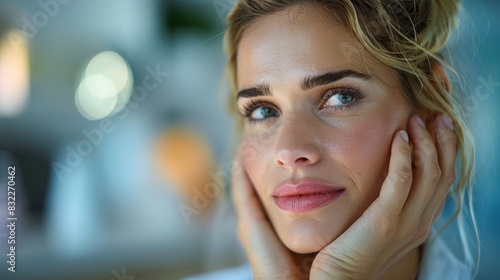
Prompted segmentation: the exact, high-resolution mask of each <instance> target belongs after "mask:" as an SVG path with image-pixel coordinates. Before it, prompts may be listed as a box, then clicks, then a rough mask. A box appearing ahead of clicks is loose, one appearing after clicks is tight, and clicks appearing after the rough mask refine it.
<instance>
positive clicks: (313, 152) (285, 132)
mask: <svg viewBox="0 0 500 280" xmlns="http://www.w3.org/2000/svg"><path fill="white" fill-rule="evenodd" d="M276 133H277V135H276V136H277V137H276V144H275V145H276V146H275V151H274V158H275V163H276V165H277V166H279V167H282V168H286V169H296V168H297V167H306V166H310V165H313V164H315V163H317V162H318V161H319V159H320V152H319V149H318V146H317V144H316V143H315V142H314V140H315V139H316V138H317V137H316V136H317V135H315V133H314V127H312V125H311V124H310V123H309V124H308V123H298V122H296V121H294V122H283V124H282V127H281V128H280V129H278V131H277V132H276ZM316 134H317V131H316Z"/></svg>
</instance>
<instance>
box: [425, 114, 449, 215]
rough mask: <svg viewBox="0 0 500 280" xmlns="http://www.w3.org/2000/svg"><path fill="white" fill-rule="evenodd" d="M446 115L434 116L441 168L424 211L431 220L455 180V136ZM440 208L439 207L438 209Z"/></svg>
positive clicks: (439, 211) (442, 203) (436, 213)
mask: <svg viewBox="0 0 500 280" xmlns="http://www.w3.org/2000/svg"><path fill="white" fill-rule="evenodd" d="M447 118H448V117H447V116H444V115H439V116H437V117H436V121H435V123H436V125H435V126H436V130H435V135H436V142H437V152H438V160H439V166H440V167H441V170H442V175H441V180H440V181H439V183H438V186H437V188H436V190H435V192H434V195H433V197H432V200H431V202H430V203H429V204H430V205H429V207H427V208H428V209H426V212H425V213H424V216H431V217H432V219H433V220H435V219H436V218H437V216H439V213H441V210H442V207H438V209H437V211H436V209H435V208H436V207H437V205H443V206H444V202H445V201H446V197H447V196H448V193H449V190H450V187H451V186H452V184H453V182H454V181H455V167H456V159H457V136H456V134H455V131H454V129H453V124H452V122H451V120H450V119H449V118H448V119H447ZM440 208H441V209H440Z"/></svg>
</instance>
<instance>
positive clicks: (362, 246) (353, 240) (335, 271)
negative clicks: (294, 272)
mask: <svg viewBox="0 0 500 280" xmlns="http://www.w3.org/2000/svg"><path fill="white" fill-rule="evenodd" d="M448 123H451V122H448ZM408 130H409V136H410V141H411V142H412V143H413V145H414V147H413V152H412V150H411V148H410V145H409V144H408V143H407V142H406V141H405V140H403V137H402V136H401V135H400V133H399V132H398V133H396V135H395V136H394V139H393V143H392V149H391V159H390V164H389V173H388V175H387V177H386V179H385V181H384V183H383V185H382V188H381V190H380V195H379V197H378V198H377V199H376V200H375V201H374V202H373V203H372V204H371V205H370V206H369V207H368V209H367V210H366V211H365V212H364V213H363V215H362V216H361V217H360V218H359V219H358V220H357V221H356V222H355V223H354V224H353V225H352V226H351V227H350V228H349V229H348V230H347V231H345V232H344V233H343V234H342V235H341V236H339V237H338V238H337V239H335V240H334V241H333V242H332V243H330V244H329V245H327V246H326V247H325V248H323V249H322V250H321V251H320V252H319V253H318V255H317V256H316V258H315V259H314V262H313V264H312V268H311V273H310V275H311V279H376V278H378V277H379V276H381V275H382V274H383V273H384V272H385V271H386V270H387V269H388V268H389V267H391V266H392V265H394V264H395V263H396V262H397V261H399V260H400V259H401V258H402V257H403V256H405V255H406V254H407V253H408V252H410V251H411V250H413V249H415V248H417V247H418V246H420V245H421V244H422V243H424V242H425V241H426V240H427V238H428V235H429V232H430V228H431V225H432V223H433V222H434V221H435V219H436V218H437V216H438V215H439V213H440V212H441V210H442V209H443V206H444V203H445V200H446V197H447V194H448V191H449V189H450V186H451V185H452V183H453V182H454V180H455V175H454V174H455V160H456V141H457V140H456V139H457V138H456V135H455V133H454V132H453V130H452V129H451V128H450V127H448V126H447V122H446V120H445V119H444V117H443V116H438V117H437V118H436V121H435V139H436V142H437V143H436V144H435V143H434V141H433V138H432V136H431V134H430V133H429V132H428V131H427V130H426V129H425V128H424V127H423V126H421V125H419V122H418V120H417V118H416V117H415V116H414V117H412V118H410V121H409V124H408ZM412 154H413V157H412ZM412 167H413V168H412Z"/></svg>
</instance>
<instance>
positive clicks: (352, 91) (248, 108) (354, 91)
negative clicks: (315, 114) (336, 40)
mask: <svg viewBox="0 0 500 280" xmlns="http://www.w3.org/2000/svg"><path fill="white" fill-rule="evenodd" d="M338 93H346V94H349V95H351V96H352V97H354V101H352V102H351V103H349V104H346V105H341V106H336V107H330V108H332V109H334V110H336V111H337V110H344V109H347V110H349V109H352V107H353V106H354V105H356V104H357V103H358V102H359V101H360V100H361V99H363V98H365V97H366V94H364V93H362V92H361V90H360V89H359V88H357V87H356V86H353V85H346V86H342V87H337V88H332V89H329V90H327V91H326V92H325V93H323V94H322V95H321V99H320V102H319V104H320V105H319V108H320V109H323V108H325V107H326V105H325V104H326V102H327V101H328V99H329V98H330V97H332V96H334V95H335V94H338ZM261 107H269V108H273V109H274V110H276V111H278V110H277V108H276V106H275V105H273V104H272V103H271V102H268V101H262V100H257V101H255V100H250V102H248V104H246V105H244V106H243V117H244V118H245V119H247V121H248V122H250V123H254V124H257V123H261V122H264V121H266V120H268V119H270V118H265V119H251V118H250V115H251V114H252V113H253V111H254V110H255V109H257V108H261Z"/></svg>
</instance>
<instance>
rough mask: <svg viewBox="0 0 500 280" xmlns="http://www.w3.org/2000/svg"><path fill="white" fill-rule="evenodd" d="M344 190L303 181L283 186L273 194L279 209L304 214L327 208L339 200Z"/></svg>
mask: <svg viewBox="0 0 500 280" xmlns="http://www.w3.org/2000/svg"><path fill="white" fill-rule="evenodd" d="M344 190H345V189H344V188H342V187H338V186H332V185H328V184H324V183H318V182H310V181H302V182H300V183H298V184H283V185H281V186H279V187H278V188H277V189H276V190H275V191H274V192H273V199H274V203H275V204H276V206H278V208H280V209H282V210H285V211H288V212H293V213H302V212H307V211H311V210H314V209H317V208H320V207H323V206H326V205H328V204H330V203H332V202H334V201H335V200H337V199H338V198H339V197H340V196H341V195H342V194H343V193H344Z"/></svg>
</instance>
